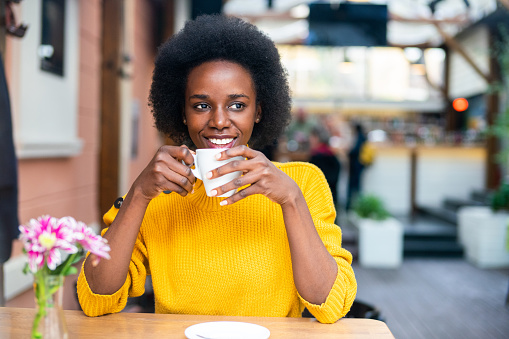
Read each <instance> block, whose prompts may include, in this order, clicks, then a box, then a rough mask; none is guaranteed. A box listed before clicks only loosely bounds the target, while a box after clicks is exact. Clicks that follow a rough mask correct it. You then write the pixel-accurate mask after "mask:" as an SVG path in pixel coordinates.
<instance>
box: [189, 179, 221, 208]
mask: <svg viewBox="0 0 509 339" xmlns="http://www.w3.org/2000/svg"><path fill="white" fill-rule="evenodd" d="M186 198H187V199H189V201H190V202H191V203H192V204H193V205H195V206H196V207H197V208H198V209H200V210H207V211H225V209H228V208H230V206H221V205H219V203H220V202H221V201H222V200H223V199H225V198H214V197H209V196H207V193H206V192H205V186H204V185H203V181H201V180H200V179H196V183H195V184H194V193H193V194H188V195H187V197H186Z"/></svg>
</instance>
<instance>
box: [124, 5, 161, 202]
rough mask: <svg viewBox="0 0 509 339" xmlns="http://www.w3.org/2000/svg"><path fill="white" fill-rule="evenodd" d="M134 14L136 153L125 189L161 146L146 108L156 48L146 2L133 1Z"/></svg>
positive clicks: (151, 15) (149, 112)
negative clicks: (134, 2)
mask: <svg viewBox="0 0 509 339" xmlns="http://www.w3.org/2000/svg"><path fill="white" fill-rule="evenodd" d="M135 13H136V15H135V18H136V21H135V26H134V39H133V41H134V43H133V51H134V60H133V62H134V65H133V92H132V96H133V101H134V102H136V103H137V104H136V106H137V107H138V109H139V112H138V113H139V125H138V154H137V156H136V157H133V158H132V159H131V164H130V169H129V172H130V173H129V183H128V187H130V186H131V184H132V183H133V182H134V180H135V179H136V178H137V177H138V175H139V174H140V172H141V171H142V170H143V169H144V168H145V167H146V166H147V164H148V163H149V162H150V160H151V159H152V157H153V156H154V154H155V152H156V151H157V149H158V148H159V147H160V146H161V145H162V144H163V141H162V138H161V137H160V136H159V133H158V132H157V130H156V129H155V127H154V119H153V118H152V114H151V111H150V107H148V94H149V90H150V83H151V81H152V71H153V69H154V58H155V55H156V48H157V46H158V42H157V41H155V39H156V37H155V31H154V22H153V16H154V13H153V9H152V8H151V7H150V6H149V4H148V2H147V1H141V0H138V1H136V4H135ZM125 193H127V192H125Z"/></svg>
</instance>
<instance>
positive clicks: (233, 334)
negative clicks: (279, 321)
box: [184, 321, 270, 339]
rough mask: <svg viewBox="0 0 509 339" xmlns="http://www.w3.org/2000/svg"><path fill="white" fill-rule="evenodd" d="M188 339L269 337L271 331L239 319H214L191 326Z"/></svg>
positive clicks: (187, 330)
mask: <svg viewBox="0 0 509 339" xmlns="http://www.w3.org/2000/svg"><path fill="white" fill-rule="evenodd" d="M184 334H185V335H186V337H187V338H188V339H204V338H207V339H239V338H242V339H267V338H268V337H269V336H270V331H269V330H268V329H267V328H265V327H263V326H260V325H256V324H250V323H244V322H238V321H212V322H208V323H201V324H196V325H192V326H189V327H188V328H186V331H185V332H184Z"/></svg>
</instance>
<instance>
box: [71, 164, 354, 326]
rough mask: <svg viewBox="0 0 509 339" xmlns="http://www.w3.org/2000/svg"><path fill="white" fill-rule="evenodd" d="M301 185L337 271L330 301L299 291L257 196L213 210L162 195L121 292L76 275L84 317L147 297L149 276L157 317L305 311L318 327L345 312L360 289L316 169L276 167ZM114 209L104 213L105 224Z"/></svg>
mask: <svg viewBox="0 0 509 339" xmlns="http://www.w3.org/2000/svg"><path fill="white" fill-rule="evenodd" d="M275 165H276V166H278V167H279V168H280V169H281V170H282V171H284V172H285V173H286V174H288V175H289V176H290V177H291V178H293V180H295V182H296V183H297V184H298V185H299V187H300V188H301V190H302V192H303V194H304V197H305V199H306V202H307V204H308V207H309V210H310V212H311V216H312V217H313V221H314V223H315V226H316V229H317V231H318V233H319V235H320V237H321V239H322V241H323V242H324V244H325V246H326V248H327V250H328V251H329V253H330V254H331V255H332V256H333V257H334V258H335V260H336V262H337V264H338V275H337V278H336V281H335V282H334V286H333V287H332V289H331V291H330V293H329V296H328V297H327V300H326V301H325V302H324V303H323V304H321V305H314V304H311V303H309V302H307V301H306V300H304V299H303V298H302V297H301V296H300V295H299V294H298V292H297V289H296V287H295V284H294V281H293V275H292V262H291V257H290V248H289V244H288V239H287V235H286V229H285V224H284V221H283V216H282V211H281V207H280V206H279V205H278V204H276V203H273V202H271V201H270V200H269V199H268V198H266V197H265V196H263V195H259V194H257V195H253V196H249V197H247V198H245V199H243V200H241V201H239V202H237V203H235V204H232V205H227V206H220V205H219V202H220V201H221V200H222V198H210V197H207V196H206V194H205V190H204V187H203V184H202V182H201V181H197V183H196V185H195V192H194V193H193V194H190V195H188V196H187V197H182V196H180V195H179V194H176V193H171V194H161V195H160V196H158V197H157V198H155V199H153V200H152V201H151V202H150V204H149V206H148V208H147V211H146V213H145V217H144V219H143V222H142V225H141V228H140V232H139V234H138V239H137V240H136V244H135V247H134V250H133V254H132V257H131V263H130V266H129V272H128V275H127V279H126V281H125V283H124V285H123V286H122V287H121V288H120V289H119V290H118V291H117V292H115V293H114V294H113V295H98V294H95V293H93V292H92V291H91V290H90V288H89V285H88V283H87V280H86V277H85V275H84V273H83V270H82V271H81V273H80V276H79V279H78V295H79V300H80V304H81V306H82V308H83V311H84V312H85V314H87V315H89V316H98V315H103V314H107V313H114V312H120V311H121V310H122V309H123V308H124V307H125V305H126V302H127V298H128V297H135V296H140V295H141V294H143V293H144V290H145V279H146V276H147V274H151V275H152V286H153V290H154V295H155V311H156V313H181V314H207V315H233V316H268V317H300V316H301V313H302V311H303V309H304V307H307V308H308V310H309V311H310V312H311V313H312V314H313V315H314V316H315V317H316V318H317V320H318V321H320V322H323V323H333V322H335V321H337V320H338V319H339V318H341V317H342V316H344V315H345V314H346V313H347V312H348V311H349V309H350V306H351V305H352V303H353V300H354V298H355V294H356V291H357V284H356V281H355V276H354V273H353V270H352V267H351V262H352V256H351V254H350V253H349V252H348V251H346V250H345V249H343V248H341V229H340V228H339V227H338V226H337V225H335V224H334V219H335V215H336V211H335V208H334V205H333V202H332V196H331V193H330V189H329V187H328V185H327V182H326V181H325V177H324V175H323V174H322V172H321V171H320V170H319V169H318V168H317V167H316V166H314V165H311V164H307V163H286V164H280V163H275ZM117 212H118V210H117V209H116V208H114V207H112V208H111V209H110V211H109V212H108V213H106V214H105V216H104V221H105V222H106V224H108V225H109V224H111V222H112V221H113V219H114V218H115V216H116V214H117Z"/></svg>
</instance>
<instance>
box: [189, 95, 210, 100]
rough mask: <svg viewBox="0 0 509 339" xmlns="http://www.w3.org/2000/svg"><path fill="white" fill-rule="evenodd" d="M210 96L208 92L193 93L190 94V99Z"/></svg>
mask: <svg viewBox="0 0 509 339" xmlns="http://www.w3.org/2000/svg"><path fill="white" fill-rule="evenodd" d="M208 98H209V96H208V95H207V94H193V95H190V96H189V99H208Z"/></svg>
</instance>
